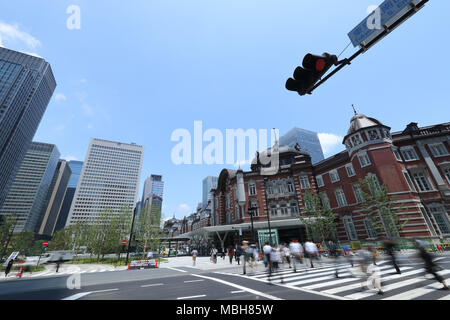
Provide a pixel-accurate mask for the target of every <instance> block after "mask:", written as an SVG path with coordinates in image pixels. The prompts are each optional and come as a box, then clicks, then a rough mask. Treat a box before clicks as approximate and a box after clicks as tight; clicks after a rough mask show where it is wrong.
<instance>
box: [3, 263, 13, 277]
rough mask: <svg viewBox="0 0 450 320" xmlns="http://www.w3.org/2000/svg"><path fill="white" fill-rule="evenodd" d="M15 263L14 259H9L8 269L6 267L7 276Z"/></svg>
mask: <svg viewBox="0 0 450 320" xmlns="http://www.w3.org/2000/svg"><path fill="white" fill-rule="evenodd" d="M13 264H14V260H13V259H10V260H9V261H8V264H7V265H6V269H5V278H6V277H7V276H8V274H9V272H10V271H11V268H12V266H13Z"/></svg>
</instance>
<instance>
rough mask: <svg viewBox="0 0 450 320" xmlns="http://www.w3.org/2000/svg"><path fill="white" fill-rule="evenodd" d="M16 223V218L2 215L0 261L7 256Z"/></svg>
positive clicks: (0, 223) (0, 220) (0, 218)
mask: <svg viewBox="0 0 450 320" xmlns="http://www.w3.org/2000/svg"><path fill="white" fill-rule="evenodd" d="M16 223H17V218H16V217H15V216H13V215H0V250H1V251H0V259H1V258H3V257H4V256H5V255H6V254H7V251H8V247H9V245H10V243H11V239H12V236H13V232H14V228H15V226H16Z"/></svg>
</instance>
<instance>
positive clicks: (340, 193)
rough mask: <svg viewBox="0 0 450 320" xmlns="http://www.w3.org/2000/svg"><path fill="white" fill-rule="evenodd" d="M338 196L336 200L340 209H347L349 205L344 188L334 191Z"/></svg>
mask: <svg viewBox="0 0 450 320" xmlns="http://www.w3.org/2000/svg"><path fill="white" fill-rule="evenodd" d="M334 194H335V195H336V200H337V203H338V206H339V207H345V206H346V205H347V199H346V198H345V193H344V191H343V190H342V188H338V189H336V190H335V191H334Z"/></svg>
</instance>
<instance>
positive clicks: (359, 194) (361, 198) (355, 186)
mask: <svg viewBox="0 0 450 320" xmlns="http://www.w3.org/2000/svg"><path fill="white" fill-rule="evenodd" d="M352 187H353V192H354V193H355V199H356V202H357V203H363V202H364V196H363V193H362V190H361V186H360V185H359V183H354V184H353V185H352Z"/></svg>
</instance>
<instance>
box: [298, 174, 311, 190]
mask: <svg viewBox="0 0 450 320" xmlns="http://www.w3.org/2000/svg"><path fill="white" fill-rule="evenodd" d="M300 186H301V187H302V189H309V181H308V176H301V177H300Z"/></svg>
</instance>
